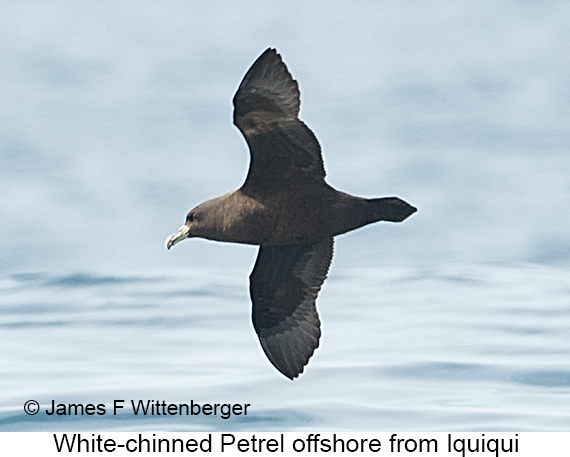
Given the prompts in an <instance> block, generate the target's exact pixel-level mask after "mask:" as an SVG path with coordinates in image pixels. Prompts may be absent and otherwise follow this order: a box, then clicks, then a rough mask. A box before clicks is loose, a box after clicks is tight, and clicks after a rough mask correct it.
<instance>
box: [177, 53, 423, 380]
mask: <svg viewBox="0 0 570 457" xmlns="http://www.w3.org/2000/svg"><path fill="white" fill-rule="evenodd" d="M299 106H300V98H299V89H298V86H297V82H296V81H295V80H294V79H293V78H292V77H291V75H290V74H289V72H288V70H287V67H286V66H285V64H284V63H283V61H282V60H281V57H280V56H279V54H277V52H276V51H275V50H274V49H268V50H266V51H265V52H264V53H263V54H262V55H261V56H260V57H259V58H258V59H257V60H256V62H255V63H254V64H253V65H252V66H251V68H250V69H249V70H248V72H247V73H246V75H245V77H244V79H243V81H242V83H241V84H240V87H239V89H238V91H237V93H236V95H235V97H234V123H235V125H236V126H237V127H238V128H239V129H240V131H241V132H242V134H243V135H244V137H245V139H246V141H247V144H248V146H249V149H250V152H251V162H250V167H249V171H248V175H247V177H246V180H245V182H244V184H243V185H242V186H241V187H240V188H239V189H236V190H234V191H232V192H229V193H228V194H225V195H222V196H220V197H217V198H214V199H212V200H208V201H205V202H204V203H202V204H200V205H198V206H197V207H195V208H194V209H193V210H191V211H190V212H189V213H188V215H187V217H186V224H185V225H184V226H182V227H181V228H180V231H179V232H178V233H176V234H174V235H172V236H170V237H168V239H167V241H166V243H167V247H168V248H169V249H170V247H172V246H173V245H174V244H176V243H177V242H179V241H181V240H183V239H185V238H190V237H201V238H207V239H211V240H216V241H225V242H234V243H245V244H253V245H258V246H260V249H259V254H258V257H257V261H256V264H255V267H254V269H253V271H252V273H251V276H250V294H251V298H252V302H253V313H252V318H253V324H254V327H255V330H256V332H257V334H258V336H259V340H260V342H261V345H262V347H263V350H264V351H265V353H266V355H267V356H268V358H269V360H270V361H271V362H272V363H273V365H274V366H275V367H276V368H277V369H278V370H279V371H280V372H281V373H283V374H284V375H285V376H287V377H289V378H290V379H293V378H295V377H296V376H298V375H299V374H300V373H301V372H302V371H303V368H304V366H305V365H306V364H307V362H308V360H309V358H310V357H311V356H312V354H313V352H314V350H315V349H316V348H317V347H318V343H319V338H320V334H321V331H320V321H319V318H318V314H317V310H316V306H315V301H316V297H317V294H318V292H319V290H320V288H321V286H322V284H323V282H324V280H325V279H326V275H327V272H328V268H329V266H330V262H331V260H332V254H333V238H334V237H335V236H337V235H340V234H342V233H346V232H348V231H351V230H354V229H357V228H359V227H362V226H364V225H367V224H370V223H373V222H377V221H382V220H384V221H391V222H400V221H403V220H404V219H406V218H407V217H408V216H410V215H411V214H412V213H414V212H415V211H416V208H414V207H413V206H411V205H409V204H408V203H406V202H404V201H403V200H401V199H399V198H397V197H386V198H374V199H366V198H360V197H355V196H352V195H349V194H346V193H344V192H340V191H338V190H336V189H334V188H333V187H331V186H330V185H328V184H327V183H326V182H325V179H324V178H325V170H324V165H323V161H322V156H321V149H320V146H319V143H318V141H317V139H316V137H315V135H314V134H313V132H311V130H310V129H309V128H308V127H307V126H306V125H305V124H304V123H303V122H302V121H301V120H299V118H298V113H299Z"/></svg>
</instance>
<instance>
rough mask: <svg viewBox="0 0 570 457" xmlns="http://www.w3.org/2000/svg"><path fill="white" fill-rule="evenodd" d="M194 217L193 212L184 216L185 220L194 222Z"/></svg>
mask: <svg viewBox="0 0 570 457" xmlns="http://www.w3.org/2000/svg"><path fill="white" fill-rule="evenodd" d="M195 219H196V216H195V215H194V213H190V214H188V216H186V222H194V220H195Z"/></svg>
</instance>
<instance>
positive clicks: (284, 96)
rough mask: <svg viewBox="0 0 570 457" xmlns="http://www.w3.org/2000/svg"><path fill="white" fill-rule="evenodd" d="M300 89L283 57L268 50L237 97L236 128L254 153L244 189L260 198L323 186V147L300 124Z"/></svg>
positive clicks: (253, 66)
mask: <svg viewBox="0 0 570 457" xmlns="http://www.w3.org/2000/svg"><path fill="white" fill-rule="evenodd" d="M299 106H300V99H299V87H298V85H297V81H295V80H294V79H293V78H292V77H291V74H290V73H289V71H288V70H287V67H286V66H285V64H284V63H283V60H281V56H280V55H279V54H278V53H277V51H275V49H267V50H266V51H265V52H264V53H263V54H261V56H260V57H259V58H258V59H257V60H256V61H255V62H254V63H253V65H252V66H251V68H250V69H249V70H248V71H247V73H246V75H245V76H244V78H243V81H242V82H241V84H240V86H239V88H238V90H237V92H236V94H235V96H234V124H235V125H236V126H237V127H238V128H239V129H240V131H241V132H242V134H243V136H244V137H245V139H246V141H247V144H248V146H249V149H250V152H251V162H250V165H249V172H248V175H247V178H246V181H245V183H244V186H243V189H244V190H247V191H250V192H253V193H256V192H257V193H262V192H267V191H269V190H271V188H273V187H277V186H283V185H287V184H295V183H300V182H303V181H307V180H308V181H323V180H324V177H325V169H324V165H323V159H322V156H321V147H320V146H319V142H318V141H317V138H316V137H315V135H314V134H313V132H311V130H310V129H309V128H308V127H307V126H306V125H305V124H304V123H303V122H302V121H300V120H299V118H298V114H299Z"/></svg>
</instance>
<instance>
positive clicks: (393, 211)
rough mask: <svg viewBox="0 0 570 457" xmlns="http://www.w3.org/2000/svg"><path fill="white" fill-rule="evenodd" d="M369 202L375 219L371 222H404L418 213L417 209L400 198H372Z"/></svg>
mask: <svg viewBox="0 0 570 457" xmlns="http://www.w3.org/2000/svg"><path fill="white" fill-rule="evenodd" d="M367 202H368V205H369V207H371V211H370V214H371V215H372V217H373V218H374V220H373V221H371V222H377V221H389V222H402V221H403V220H405V219H407V218H408V217H409V216H411V215H412V214H414V213H415V212H416V211H417V208H415V207H413V206H412V205H410V204H409V203H407V202H405V201H404V200H402V199H400V198H398V197H383V198H371V199H368V200H367Z"/></svg>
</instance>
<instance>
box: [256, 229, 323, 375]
mask: <svg viewBox="0 0 570 457" xmlns="http://www.w3.org/2000/svg"><path fill="white" fill-rule="evenodd" d="M332 256H333V239H332V238H325V239H322V240H321V241H319V242H317V243H312V244H295V245H289V246H260V248H259V254H258V256H257V261H256V262H255V266H254V267H253V271H252V272H251V276H250V278H249V279H250V294H251V301H252V302H253V312H252V318H253V326H254V327H255V331H256V332H257V335H258V336H259V341H260V342H261V346H262V347H263V350H264V351H265V354H266V355H267V357H268V358H269V360H270V361H271V363H272V364H273V365H274V366H275V368H277V369H278V370H279V371H280V372H281V373H283V374H284V375H285V376H287V377H288V378H289V379H293V378H296V377H297V376H298V375H299V374H301V373H302V372H303V368H304V367H305V365H306V364H307V362H308V361H309V359H310V358H311V356H312V355H313V352H315V349H316V348H317V347H318V346H319V338H320V336H321V329H320V325H321V323H320V321H319V315H318V314H317V308H316V305H315V300H316V298H317V295H318V293H319V290H320V289H321V286H322V284H323V282H324V280H325V279H326V277H327V272H328V269H329V266H330V263H331V260H332Z"/></svg>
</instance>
